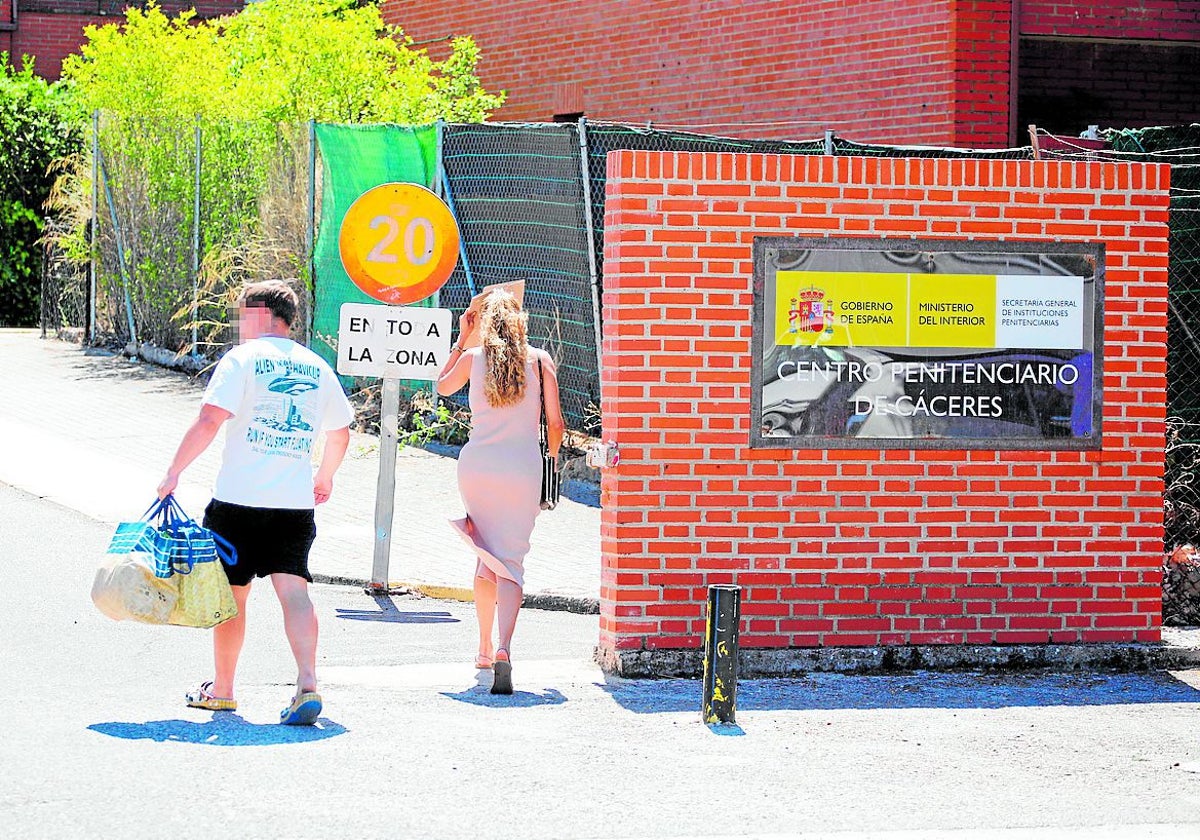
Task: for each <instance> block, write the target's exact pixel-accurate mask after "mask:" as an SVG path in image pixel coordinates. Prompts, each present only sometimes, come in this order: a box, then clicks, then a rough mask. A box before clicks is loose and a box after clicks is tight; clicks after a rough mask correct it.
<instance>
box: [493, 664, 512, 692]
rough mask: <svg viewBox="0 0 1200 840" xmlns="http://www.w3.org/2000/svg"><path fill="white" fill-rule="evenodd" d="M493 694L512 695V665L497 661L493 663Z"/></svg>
mask: <svg viewBox="0 0 1200 840" xmlns="http://www.w3.org/2000/svg"><path fill="white" fill-rule="evenodd" d="M492 675H493V676H492V694H512V693H513V684H512V663H511V662H509V661H508V660H507V659H497V660H496V661H495V662H493V663H492Z"/></svg>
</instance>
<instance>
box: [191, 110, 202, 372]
mask: <svg viewBox="0 0 1200 840" xmlns="http://www.w3.org/2000/svg"><path fill="white" fill-rule="evenodd" d="M203 154H204V145H203V139H202V137H201V133H200V115H199V114H197V115H196V181H195V187H194V189H193V190H192V192H193V193H195V195H194V196H193V198H194V202H193V204H192V355H193V356H198V355H199V351H200V341H199V332H198V330H199V326H198V324H197V321H199V320H200V175H201V168H200V161H201V159H202V157H203Z"/></svg>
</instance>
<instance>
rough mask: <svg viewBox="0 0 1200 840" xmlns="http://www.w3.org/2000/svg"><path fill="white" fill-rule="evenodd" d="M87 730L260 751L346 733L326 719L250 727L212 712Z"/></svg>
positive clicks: (234, 717)
mask: <svg viewBox="0 0 1200 840" xmlns="http://www.w3.org/2000/svg"><path fill="white" fill-rule="evenodd" d="M88 729H90V730H92V731H93V732H99V733H100V734H101V735H109V736H111V737H113V738H126V739H128V740H132V741H139V740H146V741H158V742H160V743H162V742H167V741H176V742H178V743H181V744H207V745H209V746H213V747H261V746H269V745H273V744H304V743H308V742H309V741H323V740H325V739H326V738H335V737H337V736H338V735H342V734H345V733H346V732H347V731H348V730H347V729H346V727H344V726H342V725H341V724H340V723H335V722H334V721H332V720H329V718H318V719H317V722H316V724H314V725H313V726H284V725H282V724H278V723H250V722H249V721H247V720H246V719H245V718H243V717H242V716H241V715H238V714H236V713H234V712H213V716H212V719H211V720H207V721H204V722H202V723H201V722H197V721H194V720H178V719H175V720H149V721H146V722H145V723H132V722H129V723H126V722H118V721H111V722H108V723H93V724H92V725H91V726H89V727H88Z"/></svg>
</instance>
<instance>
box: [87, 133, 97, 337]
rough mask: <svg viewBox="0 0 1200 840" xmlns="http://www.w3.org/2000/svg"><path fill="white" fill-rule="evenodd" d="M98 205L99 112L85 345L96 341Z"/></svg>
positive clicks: (94, 140) (94, 149) (94, 145)
mask: <svg viewBox="0 0 1200 840" xmlns="http://www.w3.org/2000/svg"><path fill="white" fill-rule="evenodd" d="M99 203H100V112H99V111H93V112H92V218H91V224H90V225H89V227H88V255H89V257H90V259H89V260H88V297H87V313H86V319H87V321H86V323H85V324H84V325H83V326H84V332H85V334H86V335H87V343H88V344H91V343H92V342H94V341H95V340H96V285H97V283H96V280H97V265H96V263H97V259H96V256H97V255H96V225H97V224H98V223H99V221H100V218H99V216H97V214H96V211H97V205H98V204H99Z"/></svg>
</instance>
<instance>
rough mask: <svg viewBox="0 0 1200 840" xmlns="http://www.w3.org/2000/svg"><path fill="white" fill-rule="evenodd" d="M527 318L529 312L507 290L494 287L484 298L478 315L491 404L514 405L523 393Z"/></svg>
mask: <svg viewBox="0 0 1200 840" xmlns="http://www.w3.org/2000/svg"><path fill="white" fill-rule="evenodd" d="M528 321H529V316H527V315H526V314H525V313H524V312H523V311H522V310H521V305H520V304H519V303H517V299H516V298H515V297H513V296H512V295H511V294H510V293H509V292H506V291H503V290H497V291H495V292H492V293H491V294H490V295H488V296H487V298H485V299H484V302H483V312H482V313H481V314H480V319H479V337H480V341H481V342H482V343H483V363H484V371H485V373H484V379H483V393H484V396H486V397H487V401H488V403H490V404H491V405H493V406H496V407H501V406H506V405H515V404H516V403H519V402H520V401H521V399H522V398H523V397H524V396H525V362H526V360H527V359H528V358H529V343H528V341H527V339H526V328H527V325H528Z"/></svg>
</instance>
